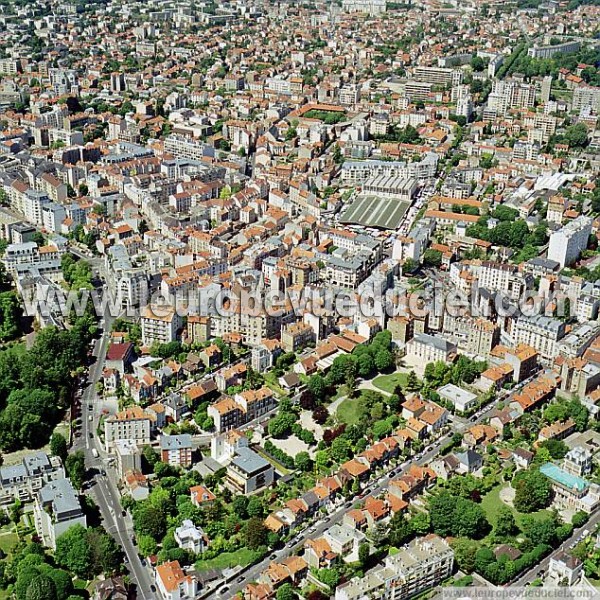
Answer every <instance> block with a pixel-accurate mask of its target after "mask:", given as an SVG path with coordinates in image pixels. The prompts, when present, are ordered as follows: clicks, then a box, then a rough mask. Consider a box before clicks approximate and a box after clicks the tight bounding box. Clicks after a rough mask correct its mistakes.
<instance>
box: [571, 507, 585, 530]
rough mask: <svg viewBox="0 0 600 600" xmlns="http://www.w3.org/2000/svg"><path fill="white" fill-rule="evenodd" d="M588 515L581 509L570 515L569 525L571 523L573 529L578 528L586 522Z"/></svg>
mask: <svg viewBox="0 0 600 600" xmlns="http://www.w3.org/2000/svg"><path fill="white" fill-rule="evenodd" d="M589 517H590V516H589V515H588V514H587V513H586V512H584V511H582V510H580V511H578V512H576V513H575V514H574V515H573V516H572V517H571V525H573V529H579V528H580V527H583V526H584V525H585V524H586V523H587V521H588V519H589Z"/></svg>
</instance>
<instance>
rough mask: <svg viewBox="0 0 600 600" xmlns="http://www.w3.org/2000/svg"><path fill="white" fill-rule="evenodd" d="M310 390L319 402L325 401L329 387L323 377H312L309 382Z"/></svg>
mask: <svg viewBox="0 0 600 600" xmlns="http://www.w3.org/2000/svg"><path fill="white" fill-rule="evenodd" d="M307 385H308V389H309V390H310V391H311V392H312V393H313V395H314V397H315V398H316V399H317V400H323V398H324V397H325V391H326V389H327V386H326V385H325V379H323V376H322V375H319V374H316V375H312V376H311V377H310V379H309V380H308V384H307Z"/></svg>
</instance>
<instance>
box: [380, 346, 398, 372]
mask: <svg viewBox="0 0 600 600" xmlns="http://www.w3.org/2000/svg"><path fill="white" fill-rule="evenodd" d="M393 364H394V355H393V354H392V353H391V352H390V351H389V350H386V349H385V348H381V349H380V350H378V351H377V353H376V354H375V366H376V367H377V370H378V371H380V372H381V371H387V370H388V369H389V368H390V367H391V366H392V365H393Z"/></svg>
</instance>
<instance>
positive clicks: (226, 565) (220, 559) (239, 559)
mask: <svg viewBox="0 0 600 600" xmlns="http://www.w3.org/2000/svg"><path fill="white" fill-rule="evenodd" d="M261 556H262V553H261V552H258V551H256V550H250V549H248V548H240V549H239V550H236V551H235V552H222V553H220V554H219V555H218V556H215V557H214V558H210V559H208V560H199V561H197V562H196V568H197V569H198V570H199V571H204V570H207V569H220V570H222V569H230V568H232V567H235V566H237V565H239V566H240V567H247V566H248V565H250V564H252V563H253V562H254V561H255V560H258V559H259V558H260V557H261Z"/></svg>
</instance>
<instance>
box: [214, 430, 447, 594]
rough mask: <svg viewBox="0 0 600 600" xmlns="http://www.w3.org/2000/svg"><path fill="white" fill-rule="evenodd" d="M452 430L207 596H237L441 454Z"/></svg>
mask: <svg viewBox="0 0 600 600" xmlns="http://www.w3.org/2000/svg"><path fill="white" fill-rule="evenodd" d="M452 433H453V432H452V431H449V432H448V433H446V434H444V435H443V436H442V437H441V438H439V439H438V440H436V441H435V442H433V444H432V447H431V450H429V451H427V452H426V453H425V454H423V455H422V456H421V457H420V458H419V459H417V460H408V461H406V462H405V463H403V464H402V468H401V469H400V470H399V471H398V472H396V473H395V474H394V475H393V476H392V477H390V476H389V472H388V473H384V474H383V475H382V476H380V477H379V478H378V479H377V480H374V481H371V482H369V483H368V484H367V486H366V490H368V491H367V493H366V494H362V495H361V496H360V497H359V496H357V497H356V498H354V499H352V500H348V501H346V502H345V503H344V504H341V505H339V506H338V507H337V508H336V509H335V510H334V512H331V513H330V514H328V515H327V517H326V518H325V519H324V520H322V521H319V522H318V524H317V525H316V526H312V527H309V528H308V529H305V530H304V531H302V532H301V533H300V534H299V535H297V536H296V537H295V538H294V539H293V541H292V542H288V544H287V545H286V546H285V547H284V548H282V549H281V550H278V551H277V552H274V553H272V554H271V555H270V556H268V557H267V558H265V559H263V560H262V561H261V562H260V563H258V564H256V565H253V566H251V567H249V568H248V569H247V570H246V571H245V572H244V575H243V576H244V580H243V581H242V582H239V583H238V582H237V580H236V581H235V582H234V583H233V584H231V585H230V586H229V590H228V591H227V593H226V594H224V595H222V596H219V595H218V591H217V592H215V593H213V594H211V595H210V596H208V597H209V598H219V597H221V598H222V597H228V598H231V597H232V596H234V595H235V594H236V593H237V592H239V591H241V590H242V589H244V587H245V586H246V585H247V584H248V583H251V582H252V581H255V580H256V579H257V577H258V576H259V574H260V573H261V572H262V571H264V570H265V569H266V568H267V567H268V566H269V563H270V562H271V561H272V560H281V559H283V558H285V557H286V556H289V555H290V554H293V553H294V552H295V551H296V550H297V549H299V548H301V547H302V546H303V545H304V542H305V541H306V540H307V539H312V538H318V537H320V536H321V535H323V533H324V532H325V531H326V530H327V529H329V528H330V527H331V526H332V525H334V524H335V523H336V522H338V521H340V520H341V519H342V517H343V516H344V514H345V513H346V512H347V511H348V509H349V508H350V507H351V506H352V505H353V504H354V503H356V502H358V501H359V500H361V501H362V500H365V499H366V498H368V497H369V496H379V495H380V494H382V493H383V492H384V491H385V490H387V487H388V485H389V482H390V481H393V480H394V479H398V478H399V477H400V476H401V475H403V474H405V473H406V471H407V470H408V469H409V467H410V465H411V464H418V465H424V464H427V463H428V462H429V461H431V459H432V458H434V457H435V456H436V455H437V454H439V452H440V450H441V449H442V448H443V446H444V445H446V444H447V443H448V441H449V440H450V438H451V436H452ZM396 469H397V468H396ZM273 554H275V558H271V556H273Z"/></svg>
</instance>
